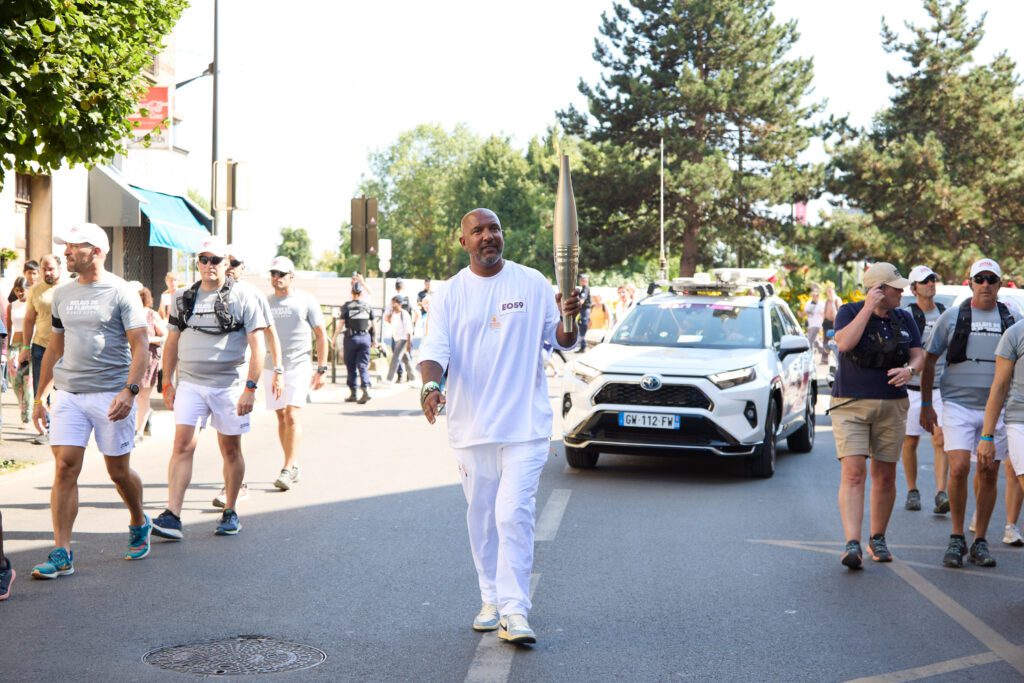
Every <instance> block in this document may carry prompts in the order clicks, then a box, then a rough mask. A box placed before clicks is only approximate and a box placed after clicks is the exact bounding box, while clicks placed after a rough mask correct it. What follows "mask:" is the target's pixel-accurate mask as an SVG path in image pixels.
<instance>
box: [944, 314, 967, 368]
mask: <svg viewBox="0 0 1024 683" xmlns="http://www.w3.org/2000/svg"><path fill="white" fill-rule="evenodd" d="M970 336H971V300H970V299H967V300H966V301H964V302H963V303H962V304H960V310H959V311H957V314H956V326H955V327H954V328H953V337H952V339H950V340H949V348H948V349H946V363H947V364H949V365H954V364H956V363H963V362H964V361H965V360H967V339H968V337H970Z"/></svg>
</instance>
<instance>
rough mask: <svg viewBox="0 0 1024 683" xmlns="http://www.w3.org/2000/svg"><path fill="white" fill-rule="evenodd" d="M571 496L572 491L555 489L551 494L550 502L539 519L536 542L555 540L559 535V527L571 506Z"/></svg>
mask: <svg viewBox="0 0 1024 683" xmlns="http://www.w3.org/2000/svg"><path fill="white" fill-rule="evenodd" d="M571 495H572V489H555V490H553V491H552V492H551V495H550V496H548V502H547V503H546V504H545V505H544V509H543V510H541V513H540V517H539V518H538V519H537V532H536V535H535V539H536V540H538V541H553V540H555V534H557V533H558V527H559V525H561V523H562V516H563V515H564V514H565V508H566V506H567V505H569V496H571Z"/></svg>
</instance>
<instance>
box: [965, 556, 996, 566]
mask: <svg viewBox="0 0 1024 683" xmlns="http://www.w3.org/2000/svg"><path fill="white" fill-rule="evenodd" d="M967 560H968V561H969V562H970V563H971V564H973V565H974V566H975V567H984V568H986V569H989V568H991V567H994V566H996V563H995V562H992V563H991V564H982V563H980V562H978V561H977V560H976V559H974V558H973V557H969V558H967Z"/></svg>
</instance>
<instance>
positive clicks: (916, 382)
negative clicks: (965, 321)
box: [903, 306, 956, 391]
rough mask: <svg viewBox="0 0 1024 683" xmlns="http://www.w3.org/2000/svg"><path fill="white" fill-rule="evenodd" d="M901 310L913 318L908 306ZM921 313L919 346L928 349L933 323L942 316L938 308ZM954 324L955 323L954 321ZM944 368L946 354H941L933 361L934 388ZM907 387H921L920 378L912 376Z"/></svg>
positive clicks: (933, 329)
mask: <svg viewBox="0 0 1024 683" xmlns="http://www.w3.org/2000/svg"><path fill="white" fill-rule="evenodd" d="M903 308H904V310H906V311H907V313H910V314H911V316H913V314H914V312H913V311H912V310H911V309H910V306H904V307H903ZM921 312H922V313H924V330H922V331H921V346H922V347H924V348H925V349H927V348H928V343H929V342H931V340H932V334H933V333H934V332H935V323H937V322H938V321H939V316H941V315H942V314H941V313H939V309H938V307H936V308H933V309H932V310H930V311H921ZM954 322H956V321H954ZM945 368H946V354H942V355H941V356H939V359H938V360H937V361H935V384H934V385H933V386H936V387H938V386H939V380H941V379H942V372H943V370H945ZM907 386H911V387H918V388H920V386H921V376H920V375H914V376H913V377H912V378H911V380H910V381H909V382H907ZM940 391H941V389H940Z"/></svg>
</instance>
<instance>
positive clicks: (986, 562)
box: [970, 538, 996, 567]
mask: <svg viewBox="0 0 1024 683" xmlns="http://www.w3.org/2000/svg"><path fill="white" fill-rule="evenodd" d="M970 560H971V564H976V565H978V566H979V567H994V566H996V558H994V557H992V553H991V552H989V549H988V541H986V540H985V539H984V538H978V539H975V541H974V543H972V544H971V554H970Z"/></svg>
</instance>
